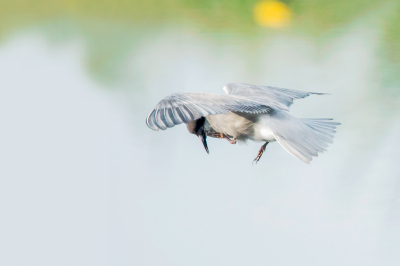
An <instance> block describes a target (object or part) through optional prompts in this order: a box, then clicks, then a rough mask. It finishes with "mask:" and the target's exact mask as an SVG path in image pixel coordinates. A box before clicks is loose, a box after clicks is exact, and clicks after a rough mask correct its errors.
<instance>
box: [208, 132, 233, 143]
mask: <svg viewBox="0 0 400 266" xmlns="http://www.w3.org/2000/svg"><path fill="white" fill-rule="evenodd" d="M211 137H213V138H219V139H226V140H227V141H229V142H230V143H231V144H236V140H235V139H230V138H229V137H228V136H227V135H225V134H223V133H213V134H212V135H211Z"/></svg>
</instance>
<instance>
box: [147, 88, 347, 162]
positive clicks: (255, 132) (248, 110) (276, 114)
mask: <svg viewBox="0 0 400 266" xmlns="http://www.w3.org/2000/svg"><path fill="white" fill-rule="evenodd" d="M223 90H224V91H225V93H226V95H218V94H211V93H191V92H180V93H174V94H172V95H170V96H167V97H166V98H164V99H163V100H161V101H160V102H159V103H158V104H157V105H156V107H155V108H154V110H153V111H152V112H151V113H150V114H149V116H148V117H147V119H146V124H147V126H148V127H149V128H151V129H153V130H158V129H161V130H165V129H167V128H170V127H173V126H175V125H179V124H182V123H185V124H186V126H187V129H188V131H189V132H190V133H191V134H194V135H196V136H197V137H199V138H200V140H201V142H202V143H203V146H204V148H205V150H206V151H207V153H209V150H208V145H207V136H208V137H213V138H221V139H226V140H228V141H229V142H230V143H231V144H236V142H237V141H246V140H253V141H262V142H264V144H263V145H262V146H261V149H260V150H259V152H258V154H257V156H256V158H255V159H254V160H253V162H258V161H259V160H260V158H261V156H262V154H263V153H264V151H265V148H266V146H267V144H268V143H270V142H273V141H278V143H279V144H280V145H281V146H282V147H283V148H284V149H285V150H286V151H287V152H288V153H290V154H291V155H293V156H294V157H297V158H299V159H300V160H302V161H303V162H305V163H310V161H311V160H312V157H315V156H318V153H320V152H323V151H326V147H327V146H328V143H332V139H333V134H334V133H335V132H336V131H335V129H336V126H338V125H340V123H338V122H333V121H332V119H331V118H296V117H294V116H292V115H291V114H290V113H289V107H290V106H291V105H292V103H293V100H295V99H302V98H305V97H307V96H310V95H311V94H315V95H324V94H326V93H315V92H304V91H298V90H290V89H283V88H276V87H270V86H256V85H251V84H244V83H229V84H227V85H225V87H224V88H223Z"/></svg>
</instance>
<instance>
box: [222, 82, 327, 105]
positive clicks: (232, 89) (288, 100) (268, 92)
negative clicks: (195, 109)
mask: <svg viewBox="0 0 400 266" xmlns="http://www.w3.org/2000/svg"><path fill="white" fill-rule="evenodd" d="M224 91H225V92H226V94H227V95H240V96H243V97H246V98H248V99H253V100H257V101H260V102H266V103H268V104H271V101H272V102H273V103H272V104H277V103H281V104H284V105H285V106H286V107H290V105H292V103H293V100H295V99H302V98H305V97H307V96H310V95H311V94H316V95H324V94H327V93H316V92H305V91H297V90H289V89H282V88H276V87H270V86H256V85H251V84H245V83H229V84H226V85H225V87H224ZM280 109H282V110H284V108H280Z"/></svg>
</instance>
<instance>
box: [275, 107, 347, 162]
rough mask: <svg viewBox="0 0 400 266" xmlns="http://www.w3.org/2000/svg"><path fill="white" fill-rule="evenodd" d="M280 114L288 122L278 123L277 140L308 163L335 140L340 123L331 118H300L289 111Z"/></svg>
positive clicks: (292, 153) (288, 150)
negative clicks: (334, 136)
mask: <svg viewBox="0 0 400 266" xmlns="http://www.w3.org/2000/svg"><path fill="white" fill-rule="evenodd" d="M280 116H281V117H280V118H281V119H282V118H283V119H284V120H286V121H285V122H287V123H280V125H279V126H278V124H276V127H275V128H276V129H277V130H276V131H275V132H274V136H275V138H276V140H277V141H278V142H279V144H281V146H282V147H283V148H284V149H285V150H286V151H287V152H289V153H290V154H291V155H293V156H295V157H297V158H299V159H300V160H302V161H304V162H306V163H310V161H311V160H312V157H313V156H318V153H320V152H324V151H326V147H327V146H328V143H332V142H333V140H332V139H333V134H334V133H336V131H335V129H336V127H337V126H338V125H340V123H338V122H333V121H332V119H331V118H301V119H298V118H295V117H293V116H291V115H289V114H288V113H281V114H280Z"/></svg>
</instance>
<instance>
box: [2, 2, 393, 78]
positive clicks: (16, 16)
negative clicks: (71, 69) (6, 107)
mask: <svg viewBox="0 0 400 266" xmlns="http://www.w3.org/2000/svg"><path fill="white" fill-rule="evenodd" d="M257 2H258V1H257V0H146V1H143V0H56V1H55V0H12V1H10V0H8V1H5V0H0V37H3V36H6V35H7V34H9V33H12V32H14V31H16V30H24V29H32V28H35V27H37V26H40V27H41V28H45V31H46V33H47V36H50V37H49V38H53V39H54V41H61V40H63V39H65V38H68V37H66V36H74V35H75V36H76V35H78V36H79V37H83V38H84V40H85V42H86V45H87V46H88V49H87V53H88V67H89V69H90V70H91V71H92V72H94V73H96V76H97V77H98V78H101V79H104V80H107V79H109V80H115V79H117V78H118V77H117V76H118V71H117V70H116V69H118V68H117V66H120V65H121V64H122V63H123V58H124V56H126V55H127V53H129V49H130V47H131V45H133V43H134V42H135V41H137V39H138V38H140V36H141V34H142V32H141V31H142V29H143V28H147V29H151V28H155V27H164V25H166V24H178V25H184V26H188V25H189V26H191V27H195V28H196V29H197V30H198V31H201V32H207V33H218V34H224V36H228V37H229V36H230V35H231V34H233V35H232V36H237V35H238V34H239V35H246V36H254V37H257V36H260V35H261V36H265V34H269V33H271V32H275V31H278V29H266V28H262V27H260V26H259V25H257V24H256V23H255V21H254V19H253V7H254V5H255V4H256V3H257ZM282 2H283V3H285V4H286V5H288V7H289V8H290V9H291V10H292V11H293V13H294V16H293V20H292V23H291V27H290V28H288V29H279V30H283V31H286V32H288V31H289V32H291V33H296V34H302V35H304V36H306V37H308V38H316V39H318V38H319V37H320V36H325V35H326V33H327V32H329V31H331V30H335V29H337V28H340V27H345V26H346V25H348V24H349V23H351V22H352V21H353V20H355V19H358V18H360V17H363V16H367V15H368V16H371V14H372V15H373V14H374V10H379V9H380V8H381V7H382V6H384V5H388V4H389V5H390V4H391V3H392V4H391V5H390V6H391V7H393V8H394V10H393V12H391V14H392V15H390V16H389V17H387V18H382V19H383V20H384V23H383V31H384V35H385V37H384V44H383V46H384V50H385V51H386V52H387V54H388V57H389V59H390V61H391V62H392V63H393V64H399V63H400V3H399V1H398V0H335V1H332V0H282ZM378 15H379V12H377V16H378ZM322 39H323V38H322Z"/></svg>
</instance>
